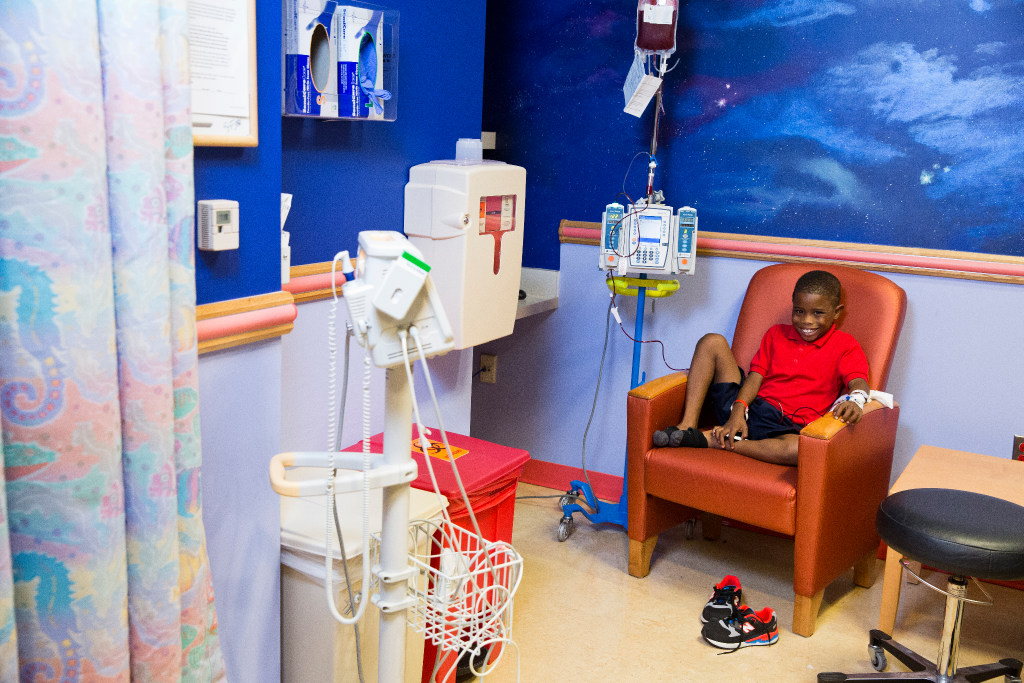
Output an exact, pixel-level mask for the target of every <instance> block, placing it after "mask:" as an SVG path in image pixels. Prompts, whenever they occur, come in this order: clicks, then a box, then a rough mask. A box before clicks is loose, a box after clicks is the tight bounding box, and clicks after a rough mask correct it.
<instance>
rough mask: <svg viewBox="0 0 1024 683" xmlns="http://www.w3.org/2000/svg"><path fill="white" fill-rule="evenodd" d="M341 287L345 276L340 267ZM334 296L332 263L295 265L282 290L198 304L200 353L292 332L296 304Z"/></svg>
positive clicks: (338, 281) (336, 276) (336, 277)
mask: <svg viewBox="0 0 1024 683" xmlns="http://www.w3.org/2000/svg"><path fill="white" fill-rule="evenodd" d="M334 281H335V283H336V284H337V286H338V287H339V288H340V287H341V285H342V284H343V283H344V282H345V276H344V275H343V274H342V273H341V271H338V272H337V273H336V274H335V280H334ZM330 297H331V264H330V262H327V263H313V264H310V265H308V266H294V267H292V269H291V273H290V277H289V281H288V283H286V284H285V285H284V286H283V287H282V288H281V291H280V292H270V293H267V294H259V295H256V296H247V297H243V298H241V299H229V300H227V301H217V302H215V303H211V304H203V305H202V306H196V328H197V332H198V336H199V353H208V352H210V351H219V350H220V349H227V348H231V347H232V346H240V345H242V344H249V343H252V342H256V341H262V340H264V339H273V338H274V337H280V336H282V335H285V334H288V333H289V332H291V331H292V327H294V323H295V318H296V316H297V315H298V308H297V307H296V305H295V304H297V303H302V302H304V301H315V300H317V299H327V298H330Z"/></svg>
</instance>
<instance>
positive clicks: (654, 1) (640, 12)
mask: <svg viewBox="0 0 1024 683" xmlns="http://www.w3.org/2000/svg"><path fill="white" fill-rule="evenodd" d="M678 16H679V2H678V0H640V2H639V4H638V5H637V8H636V49H637V50H639V51H640V52H645V53H655V54H659V55H661V56H662V57H668V56H669V55H670V54H672V53H673V52H675V51H676V20H677V18H678Z"/></svg>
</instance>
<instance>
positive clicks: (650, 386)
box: [626, 371, 686, 450]
mask: <svg viewBox="0 0 1024 683" xmlns="http://www.w3.org/2000/svg"><path fill="white" fill-rule="evenodd" d="M685 399H686V372H685V371H684V372H673V373H672V374H670V375H665V376H664V377H659V378H657V379H652V380H651V381H650V382H645V383H644V384H641V385H640V386H638V387H636V388H634V389H633V390H632V391H630V392H629V394H627V396H626V424H627V429H628V432H629V436H630V437H632V436H634V435H636V436H643V440H642V445H643V446H644V447H645V448H644V450H646V448H649V447H650V445H651V437H652V436H654V432H656V431H657V430H659V429H664V428H665V427H669V426H672V425H674V424H677V423H678V422H679V419H680V418H681V417H682V415H683V401H684V400H685Z"/></svg>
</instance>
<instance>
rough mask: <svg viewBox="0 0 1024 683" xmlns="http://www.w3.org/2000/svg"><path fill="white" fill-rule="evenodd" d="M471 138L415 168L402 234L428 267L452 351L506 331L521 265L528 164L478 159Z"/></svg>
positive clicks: (509, 326)
mask: <svg viewBox="0 0 1024 683" xmlns="http://www.w3.org/2000/svg"><path fill="white" fill-rule="evenodd" d="M472 142H478V141H472V140H460V141H459V144H458V145H457V154H456V156H457V157H459V158H456V159H454V160H448V161H431V162H429V163H426V164H419V165H417V166H413V167H412V168H411V169H410V170H409V183H408V184H407V185H406V186H405V234H406V236H407V237H408V238H409V241H410V242H412V243H413V244H414V245H416V247H417V248H418V249H419V250H420V251H421V252H422V253H423V256H424V259H425V260H426V261H428V262H429V263H431V264H433V266H434V269H433V270H432V271H431V277H432V279H433V281H434V283H435V284H436V285H437V289H438V293H439V295H440V298H441V301H442V302H443V304H444V308H445V311H446V312H447V313H448V319H449V322H450V323H451V326H452V329H453V331H454V334H455V348H456V349H466V348H470V347H472V346H476V345H477V344H482V343H484V342H488V341H491V340H492V339H498V338H499V337H504V336H507V335H509V334H511V333H512V328H513V326H514V325H515V320H516V308H517V305H518V303H519V280H520V275H521V273H522V264H523V215H524V196H525V193H526V169H524V168H522V167H520V166H512V165H510V164H506V163H504V162H501V161H490V160H484V159H482V158H481V155H482V152H481V148H480V145H479V144H476V145H474V144H471V143H472Z"/></svg>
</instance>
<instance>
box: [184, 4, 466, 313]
mask: <svg viewBox="0 0 1024 683" xmlns="http://www.w3.org/2000/svg"><path fill="white" fill-rule="evenodd" d="M256 5H257V10H256V12H257V27H256V30H257V45H258V50H257V61H258V72H259V73H258V87H259V146H258V147H255V148H245V149H233V148H224V147H197V148H196V154H195V179H196V199H236V200H238V202H239V206H240V208H239V213H240V222H241V236H240V247H239V249H238V250H237V251H229V252H220V253H218V252H203V251H198V250H197V251H196V287H197V290H198V293H197V300H198V303H200V304H204V303H210V302H214V301H222V300H226V299H235V298H240V297H244V296H252V295H256V294H263V293H266V292H272V291H278V290H279V289H280V288H281V283H280V266H279V263H280V246H279V245H280V237H279V234H280V194H281V192H288V193H291V194H292V195H294V199H293V203H292V209H291V213H290V214H289V217H288V222H287V223H286V225H285V229H286V230H288V231H289V232H290V233H291V245H292V265H301V264H308V263H319V262H323V261H330V260H331V259H332V258H333V256H334V254H335V253H336V252H337V251H339V250H341V249H349V250H353V251H354V249H355V246H356V234H357V233H358V232H359V231H360V230H367V229H384V230H398V231H401V230H402V223H403V207H404V188H405V183H406V182H407V181H408V178H409V167H411V166H413V165H414V164H418V163H423V162H426V161H431V160H433V159H448V158H452V157H453V156H454V154H455V141H456V140H457V139H458V138H460V137H479V136H480V119H481V108H482V96H481V88H482V83H483V58H484V26H485V2H483V0H474V1H473V2H456V1H455V0H446V1H444V2H431V3H422V2H414V1H412V0H401V1H396V2H392V3H390V4H388V5H387V7H388V8H389V9H397V10H399V12H400V13H401V16H400V23H399V64H398V84H399V85H398V88H397V97H398V98H399V101H398V120H397V121H395V122H393V123H383V122H380V123H378V122H372V123H371V122H348V121H320V120H308V119H299V118H282V116H281V6H280V4H279V3H272V2H257V3H256Z"/></svg>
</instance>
